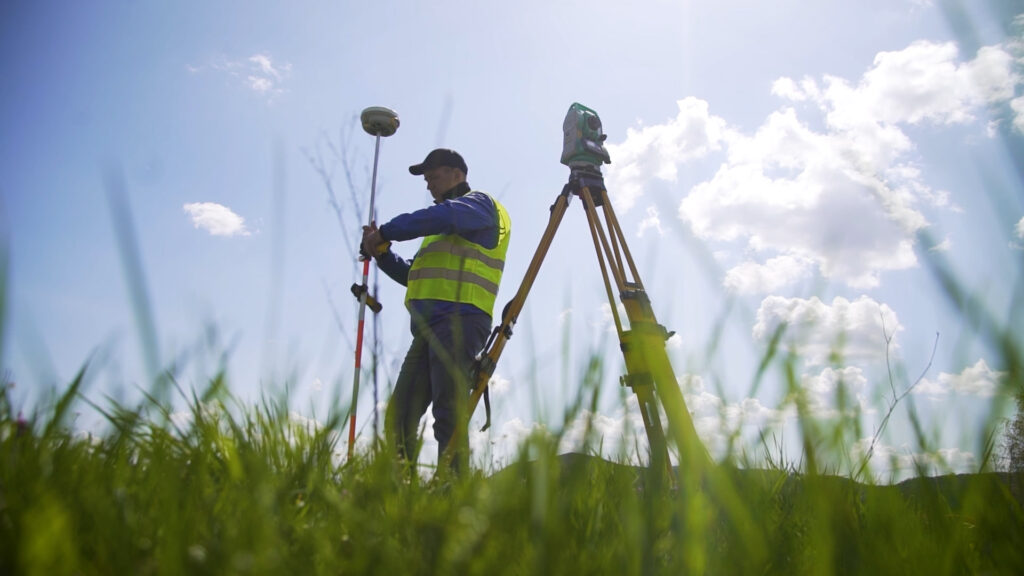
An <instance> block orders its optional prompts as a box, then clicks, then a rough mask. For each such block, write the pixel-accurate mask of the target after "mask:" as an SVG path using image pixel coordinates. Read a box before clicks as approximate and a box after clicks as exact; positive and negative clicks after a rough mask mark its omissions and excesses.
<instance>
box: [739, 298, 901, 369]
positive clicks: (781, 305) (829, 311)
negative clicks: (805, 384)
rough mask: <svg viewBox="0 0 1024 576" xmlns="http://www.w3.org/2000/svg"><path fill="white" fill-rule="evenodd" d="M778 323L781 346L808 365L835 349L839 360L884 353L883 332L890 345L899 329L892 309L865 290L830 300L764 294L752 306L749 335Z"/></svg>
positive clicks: (768, 333) (820, 362)
mask: <svg viewBox="0 0 1024 576" xmlns="http://www.w3.org/2000/svg"><path fill="white" fill-rule="evenodd" d="M883 319H884V324H885V333H884V334H883V329H882V328H883V326H882V325H883ZM779 326H785V332H784V333H783V336H782V340H781V342H780V349H781V350H783V351H788V350H792V351H794V352H795V353H796V355H797V357H798V358H799V359H801V360H803V361H804V363H805V364H806V365H808V366H827V365H829V364H831V362H830V358H832V357H833V356H836V355H838V357H839V358H841V359H842V360H843V363H848V362H852V361H858V360H878V359H881V358H884V357H885V348H886V343H885V337H886V335H888V336H890V337H892V338H893V339H892V344H891V345H890V347H891V349H892V350H895V349H898V348H899V344H898V342H897V340H896V338H895V335H896V334H897V333H899V332H901V331H902V330H903V326H902V325H901V324H900V321H899V319H898V318H897V317H896V312H894V311H893V310H892V309H891V308H889V306H887V305H885V304H880V303H878V302H876V301H874V300H873V299H871V298H869V297H867V296H861V297H860V298H858V299H857V300H854V301H853V302H851V301H849V300H847V299H845V298H835V299H834V300H833V301H832V304H831V305H829V304H825V303H824V302H822V301H821V300H819V299H818V298H811V299H802V298H783V297H780V296H769V297H767V298H765V299H764V300H763V301H762V302H761V306H760V308H758V310H757V322H756V323H755V324H754V328H753V336H754V338H755V339H757V340H760V341H764V342H767V341H768V340H769V339H771V337H772V335H773V334H774V333H775V331H776V329H778V327H779Z"/></svg>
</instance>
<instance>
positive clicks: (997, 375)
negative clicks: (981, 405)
mask: <svg viewBox="0 0 1024 576" xmlns="http://www.w3.org/2000/svg"><path fill="white" fill-rule="evenodd" d="M1005 377H1006V372H1000V371H997V370H992V369H991V368H989V365H988V363H987V362H985V359H984V358H981V359H979V360H978V361H977V362H975V363H974V365H973V366H968V367H967V368H964V370H963V371H962V372H960V373H959V374H949V373H947V372H941V373H939V376H938V378H937V379H935V380H929V379H927V378H925V379H922V380H921V382H920V383H919V384H918V385H917V386H915V387H914V394H924V395H928V396H933V397H938V396H947V395H949V394H958V395H961V396H978V397H981V398H991V397H992V396H995V395H996V393H998V391H999V383H1000V381H1001V380H1002V379H1003V378H1005Z"/></svg>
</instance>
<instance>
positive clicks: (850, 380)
mask: <svg viewBox="0 0 1024 576" xmlns="http://www.w3.org/2000/svg"><path fill="white" fill-rule="evenodd" d="M802 383H803V392H804V397H805V400H806V402H807V409H808V411H809V413H810V416H811V417H813V418H835V417H837V416H839V415H840V411H841V407H840V399H841V398H840V395H842V400H843V401H844V402H847V404H846V405H844V406H843V407H842V408H844V409H845V411H846V412H847V413H850V412H851V410H854V409H855V407H856V409H861V408H864V407H866V406H867V395H866V391H867V387H868V380H867V378H866V377H865V376H864V372H863V370H861V369H860V368H857V367H854V366H847V367H845V368H840V369H835V368H832V367H830V366H829V367H826V368H825V369H823V370H822V371H821V372H820V373H819V374H817V375H813V376H810V375H805V376H804V377H803V380H802Z"/></svg>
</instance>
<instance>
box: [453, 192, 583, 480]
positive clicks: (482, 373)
mask: <svg viewBox="0 0 1024 576" xmlns="http://www.w3.org/2000/svg"><path fill="white" fill-rule="evenodd" d="M570 192H571V190H570V189H569V188H568V187H566V188H564V189H563V190H562V193H561V194H559V196H558V198H557V199H556V200H555V203H554V204H553V205H552V206H551V216H550V218H549V219H548V226H547V228H546V229H545V230H544V234H543V235H542V236H541V239H540V244H539V245H538V246H537V250H536V252H534V254H533V260H531V261H530V265H529V267H528V268H527V269H526V275H525V276H524V277H523V281H522V283H520V285H519V290H517V291H516V295H515V296H514V297H513V298H512V300H510V301H509V303H508V304H507V305H506V306H505V309H504V310H503V311H502V315H501V324H499V325H498V327H497V328H495V330H494V333H493V334H492V336H491V338H490V339H488V342H487V344H486V346H485V347H484V349H483V350H482V351H481V352H480V360H479V365H478V370H477V373H476V376H475V381H473V382H471V384H472V385H473V391H472V394H471V395H470V397H469V405H468V409H467V410H466V416H465V417H464V418H458V419H457V421H456V424H455V435H456V437H457V438H464V439H466V441H467V442H468V439H469V421H470V419H472V418H473V413H474V412H475V411H476V407H477V405H478V404H479V403H480V397H481V396H483V394H484V391H485V390H486V389H487V384H488V382H489V381H490V379H491V375H492V374H493V373H494V367H495V366H496V365H497V363H498V359H499V358H500V357H501V353H502V351H504V349H505V344H506V343H507V342H508V339H509V338H511V337H512V326H514V325H515V323H516V321H517V320H518V319H519V313H520V312H521V311H522V309H523V306H524V305H525V304H526V297H527V296H528V295H529V294H530V289H531V288H532V287H533V282H534V280H535V279H536V278H537V273H538V272H539V271H540V267H541V264H543V263H544V258H545V257H546V256H547V254H548V249H549V248H550V247H551V242H552V240H554V238H555V232H557V231H558V225H559V224H561V222H562V217H563V216H565V212H566V209H567V208H568V206H569V200H570V199H571V198H572V194H571V193H570ZM453 444H454V443H453ZM467 445H468V444H467ZM452 456H453V454H452V451H451V450H450V449H449V450H446V451H445V453H444V454H442V455H441V458H440V462H438V467H439V468H440V467H441V466H447V465H448V464H449V463H450V462H451V459H452Z"/></svg>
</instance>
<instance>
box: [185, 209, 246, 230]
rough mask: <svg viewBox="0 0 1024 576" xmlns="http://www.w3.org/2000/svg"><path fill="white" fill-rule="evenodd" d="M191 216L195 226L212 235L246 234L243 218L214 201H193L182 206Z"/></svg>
mask: <svg viewBox="0 0 1024 576" xmlns="http://www.w3.org/2000/svg"><path fill="white" fill-rule="evenodd" d="M183 208H184V210H185V213H186V214H188V215H189V216H190V217H191V218H192V224H193V225H194V226H195V227H196V228H202V229H203V230H206V231H207V232H209V233H210V234H212V235H214V236H248V235H249V230H247V229H246V227H245V219H244V218H242V217H241V216H239V215H238V214H235V213H234V212H232V211H231V209H230V208H228V207H227V206H222V205H220V204H216V203H214V202H193V203H189V204H185V205H184V206H183Z"/></svg>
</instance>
